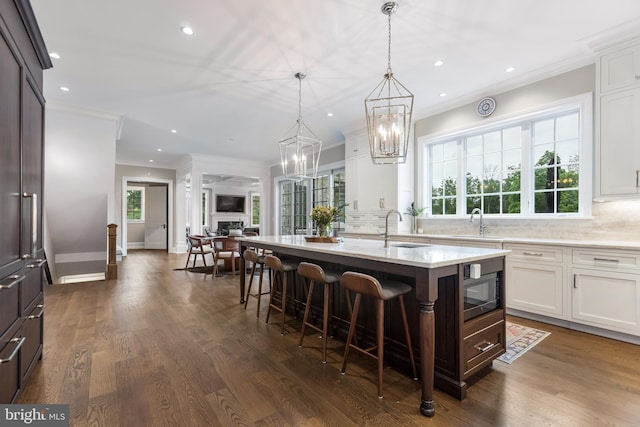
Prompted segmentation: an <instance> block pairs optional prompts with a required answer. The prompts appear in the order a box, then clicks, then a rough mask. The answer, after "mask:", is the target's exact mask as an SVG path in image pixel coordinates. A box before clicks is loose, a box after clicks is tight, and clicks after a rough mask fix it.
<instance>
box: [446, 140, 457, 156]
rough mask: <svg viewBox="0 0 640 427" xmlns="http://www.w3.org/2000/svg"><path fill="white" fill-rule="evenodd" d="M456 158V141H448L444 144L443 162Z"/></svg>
mask: <svg viewBox="0 0 640 427" xmlns="http://www.w3.org/2000/svg"><path fill="white" fill-rule="evenodd" d="M456 157H458V144H457V142H456V141H450V142H447V143H445V144H444V157H443V160H451V159H455V158H456Z"/></svg>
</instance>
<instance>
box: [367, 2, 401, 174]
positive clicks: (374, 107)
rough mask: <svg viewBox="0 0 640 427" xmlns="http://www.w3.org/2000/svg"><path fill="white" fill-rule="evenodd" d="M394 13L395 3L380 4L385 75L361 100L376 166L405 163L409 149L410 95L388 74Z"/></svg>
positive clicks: (391, 73)
mask: <svg viewBox="0 0 640 427" xmlns="http://www.w3.org/2000/svg"><path fill="white" fill-rule="evenodd" d="M397 10H398V5H397V3H396V2H387V3H385V4H383V5H382V8H381V11H382V13H384V14H385V15H387V16H388V17H389V48H388V56H387V72H386V73H385V74H384V77H383V79H382V81H381V82H380V84H378V86H376V87H375V89H373V90H372V91H371V93H370V94H369V96H367V98H366V99H365V100H364V107H365V110H366V114H367V131H368V133H369V148H370V150H371V160H373V163H375V164H388V163H404V162H405V161H406V160H407V149H408V147H409V133H410V130H411V113H412V111H413V94H412V93H411V92H409V90H408V89H407V88H405V87H404V86H403V85H402V84H401V83H400V82H399V81H398V80H396V79H395V77H394V76H393V72H392V71H391V15H392V14H393V13H395V12H396V11H397Z"/></svg>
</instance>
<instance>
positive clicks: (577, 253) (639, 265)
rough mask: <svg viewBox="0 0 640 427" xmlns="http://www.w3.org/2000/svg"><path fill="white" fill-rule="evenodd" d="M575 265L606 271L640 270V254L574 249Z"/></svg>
mask: <svg viewBox="0 0 640 427" xmlns="http://www.w3.org/2000/svg"><path fill="white" fill-rule="evenodd" d="M573 264H576V265H583V266H591V267H598V269H606V270H620V269H624V270H640V253H639V252H626V251H594V250H587V249H574V251H573Z"/></svg>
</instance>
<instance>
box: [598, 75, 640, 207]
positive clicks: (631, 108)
mask: <svg viewBox="0 0 640 427" xmlns="http://www.w3.org/2000/svg"><path fill="white" fill-rule="evenodd" d="M639 118H640V88H635V89H631V90H625V91H623V92H617V93H612V94H609V95H605V96H602V97H601V98H600V141H599V144H598V146H597V150H598V151H597V153H598V155H599V166H600V168H599V174H598V175H599V180H598V183H599V184H600V185H599V192H600V196H601V197H610V196H626V197H629V196H632V197H633V196H640V119H639Z"/></svg>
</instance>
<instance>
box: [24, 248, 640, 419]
mask: <svg viewBox="0 0 640 427" xmlns="http://www.w3.org/2000/svg"><path fill="white" fill-rule="evenodd" d="M184 261H185V255H184V254H183V255H176V254H167V253H165V252H162V251H130V252H129V255H128V256H127V257H126V259H125V260H124V261H123V262H122V263H120V265H119V271H118V274H119V277H120V278H119V279H118V280H114V281H105V282H91V283H83V284H69V285H53V286H48V287H47V288H46V292H45V304H46V315H45V316H46V317H45V337H44V342H45V344H44V356H43V360H42V362H41V363H39V364H38V366H37V368H36V369H35V371H34V372H33V374H32V376H31V378H30V380H29V382H28V384H27V386H26V388H25V390H24V391H23V393H22V395H21V397H20V402H19V403H68V404H70V412H71V414H70V415H71V425H73V426H123V427H130V426H136V427H138V426H225V427H226V426H340V427H342V426H358V425H371V426H385V427H394V426H402V427H406V426H413V425H432V426H474V427H475V426H563V427H564V426H580V427H584V426H604V425H607V426H640V347H638V346H636V345H632V344H627V343H622V342H618V341H614V340H610V339H606V338H601V337H596V336H592V335H589V334H584V333H580V332H575V331H569V330H566V329H563V328H558V327H555V326H552V325H547V324H543V323H537V322H532V321H528V320H524V319H518V318H510V319H511V320H513V321H516V322H519V323H521V324H525V325H530V326H534V327H538V328H540V329H544V330H547V331H550V332H551V335H550V336H549V337H548V338H546V339H545V340H544V341H543V342H542V343H540V344H539V345H538V346H536V347H534V348H533V349H531V350H530V351H529V352H528V353H527V354H525V355H524V356H522V357H521V358H520V359H518V360H517V361H515V362H514V363H513V364H512V365H506V364H503V363H501V362H497V361H496V362H494V364H493V368H492V370H491V372H490V373H489V374H488V375H486V376H485V377H483V378H482V379H480V380H479V381H477V382H476V383H475V384H474V385H472V386H471V387H470V388H469V391H468V397H467V399H466V400H464V401H462V402H460V401H457V400H456V399H454V398H452V397H450V396H448V395H446V394H444V393H441V392H439V391H438V390H436V394H435V403H436V415H435V417H434V418H425V417H423V416H422V415H420V413H419V411H418V406H419V402H420V387H419V384H418V383H417V382H414V381H412V380H411V379H410V378H409V377H406V376H404V375H402V374H399V373H397V372H396V371H394V370H393V369H391V368H387V369H385V377H384V395H385V397H384V399H381V400H379V399H378V398H377V397H376V386H375V381H376V370H375V362H373V361H370V360H368V359H367V358H364V357H359V356H358V355H356V354H354V355H353V356H352V358H350V361H349V365H348V368H347V373H346V375H344V376H343V375H340V366H341V362H342V357H341V354H342V351H343V346H342V344H341V343H340V342H338V341H330V344H331V347H333V348H335V350H334V351H331V352H330V353H329V360H328V363H327V364H326V365H323V364H322V363H321V348H320V346H321V339H320V337H318V336H317V334H314V335H309V336H308V337H307V338H306V339H305V345H304V347H303V348H300V347H298V339H299V335H298V333H299V330H300V322H299V321H297V322H296V320H295V319H293V320H292V321H291V322H289V323H288V325H287V330H288V332H289V333H288V334H286V335H284V336H281V335H280V328H279V327H278V326H277V325H276V324H275V323H274V324H270V325H266V324H265V322H264V319H265V316H266V308H265V309H263V310H261V311H262V312H261V316H260V319H257V318H256V316H255V307H256V306H255V304H256V300H255V299H251V300H250V301H249V307H248V309H247V311H244V310H243V306H242V305H241V304H239V298H238V293H239V290H238V288H239V279H238V277H237V276H236V277H231V276H224V277H222V278H215V279H213V278H212V277H211V275H205V274H200V273H189V272H185V271H174V270H173V269H174V268H180V267H183V266H184ZM263 298H266V297H263ZM266 305H267V304H266V300H264V303H263V307H266ZM278 319H279V316H277V315H276V316H274V317H273V319H272V320H273V321H274V322H276V323H277V320H278ZM314 341H315V343H317V345H315V343H314Z"/></svg>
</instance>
